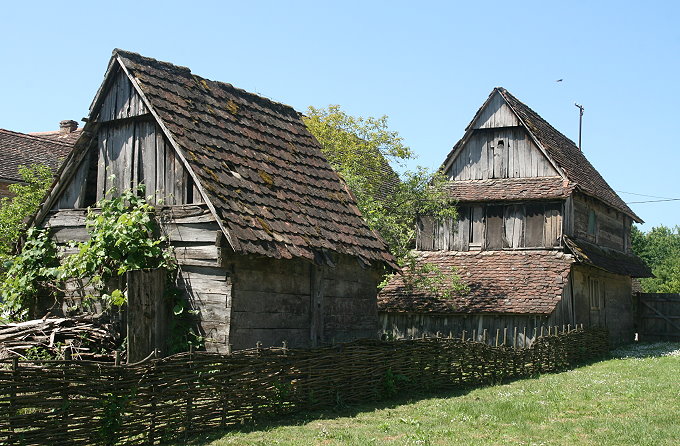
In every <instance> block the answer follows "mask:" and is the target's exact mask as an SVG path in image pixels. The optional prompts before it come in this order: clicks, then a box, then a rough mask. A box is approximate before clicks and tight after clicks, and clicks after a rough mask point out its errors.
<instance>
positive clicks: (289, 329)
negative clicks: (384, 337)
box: [224, 255, 379, 349]
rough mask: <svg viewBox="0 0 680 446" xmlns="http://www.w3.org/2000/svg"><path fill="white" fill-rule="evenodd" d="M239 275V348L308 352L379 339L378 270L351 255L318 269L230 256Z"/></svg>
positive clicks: (234, 340) (235, 308)
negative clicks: (329, 345) (274, 347)
mask: <svg viewBox="0 0 680 446" xmlns="http://www.w3.org/2000/svg"><path fill="white" fill-rule="evenodd" d="M224 261H225V267H226V268H227V269H228V270H231V271H234V285H233V299H232V318H231V340H230V343H231V344H233V347H234V348H235V349H241V348H253V347H255V345H256V343H257V342H261V343H262V345H263V346H271V345H282V342H283V341H286V342H287V344H288V345H289V346H291V347H309V346H315V345H322V344H327V343H332V342H333V341H335V342H341V341H349V340H354V339H358V338H365V337H375V335H376V331H377V304H376V294H377V284H378V281H379V274H378V271H377V270H373V269H369V271H365V270H363V269H362V267H361V266H360V265H359V263H358V262H357V261H356V259H354V258H352V257H349V256H337V258H335V259H334V266H332V267H331V266H323V267H319V266H316V265H313V264H310V263H309V262H307V261H304V260H300V259H292V260H285V259H281V260H279V259H272V258H264V257H263V258H256V257H253V256H241V255H230V256H228V257H226V258H225V259H224Z"/></svg>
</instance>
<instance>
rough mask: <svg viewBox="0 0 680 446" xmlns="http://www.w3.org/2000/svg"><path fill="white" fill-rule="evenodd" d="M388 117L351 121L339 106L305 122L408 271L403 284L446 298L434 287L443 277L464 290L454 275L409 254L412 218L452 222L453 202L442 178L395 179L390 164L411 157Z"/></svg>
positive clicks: (415, 173)
mask: <svg viewBox="0 0 680 446" xmlns="http://www.w3.org/2000/svg"><path fill="white" fill-rule="evenodd" d="M387 119H388V118H387V116H382V117H380V118H372V117H369V118H363V117H354V116H350V115H348V114H346V113H345V112H344V111H342V109H341V108H340V106H339V105H330V106H328V107H327V108H321V109H317V108H314V107H309V109H308V110H307V115H306V116H305V117H304V122H305V124H306V125H307V128H308V129H309V131H310V132H311V133H312V134H313V135H314V137H316V139H317V140H318V141H319V143H320V144H321V148H322V151H323V153H324V155H325V156H326V158H327V159H328V161H329V162H330V163H331V165H332V166H333V168H334V169H335V170H336V171H338V173H340V175H341V176H342V177H343V179H344V180H345V182H346V183H347V185H348V186H349V188H350V190H351V191H352V192H353V194H354V196H355V198H356V201H357V205H358V206H359V209H360V210H361V213H362V214H363V216H364V218H365V219H366V222H367V223H368V225H369V227H370V228H371V229H373V230H375V231H376V232H378V233H379V234H380V235H381V236H382V238H383V239H384V240H385V242H386V243H387V246H388V247H389V249H390V251H391V252H392V254H394V256H395V257H396V258H397V261H398V263H399V264H400V265H401V266H403V267H406V269H407V271H410V272H411V273H410V275H408V276H404V277H405V283H406V282H408V284H410V285H413V286H414V287H418V286H419V285H421V288H425V289H427V290H428V291H430V292H432V293H433V294H438V295H440V296H442V297H445V296H448V290H446V291H445V290H441V292H437V291H436V289H437V284H441V283H444V281H445V279H447V278H448V279H449V280H448V282H449V283H451V284H453V285H452V286H453V287H454V288H455V287H458V288H459V289H463V288H464V287H463V286H462V285H460V281H459V280H458V278H457V276H456V275H455V272H454V271H450V272H442V271H440V270H438V268H436V267H435V266H434V265H427V266H423V265H416V262H415V259H414V257H413V255H412V254H411V250H412V249H413V246H414V241H415V236H416V231H415V225H416V220H417V217H418V216H419V215H429V216H433V217H434V218H435V219H441V220H443V219H448V218H456V215H457V214H456V207H455V201H454V200H452V199H451V198H449V196H448V194H447V193H446V190H445V188H444V185H445V183H446V179H445V178H444V176H443V175H442V174H440V173H435V172H432V171H429V170H428V169H425V168H422V167H418V168H416V169H415V170H412V171H408V170H407V171H405V172H403V173H402V174H401V175H398V174H397V173H395V171H394V170H393V169H392V168H391V167H390V164H389V162H390V161H392V162H394V163H397V164H399V165H400V166H403V165H404V164H405V162H406V161H407V160H411V159H414V158H415V155H414V154H413V152H412V151H411V149H410V148H409V147H407V146H405V145H404V142H403V139H402V138H401V137H400V136H399V134H398V133H397V132H395V131H392V130H390V129H389V128H388V124H387ZM446 274H449V276H448V277H445V275H446ZM451 279H453V280H451ZM459 285H460V286H459ZM440 288H441V287H440Z"/></svg>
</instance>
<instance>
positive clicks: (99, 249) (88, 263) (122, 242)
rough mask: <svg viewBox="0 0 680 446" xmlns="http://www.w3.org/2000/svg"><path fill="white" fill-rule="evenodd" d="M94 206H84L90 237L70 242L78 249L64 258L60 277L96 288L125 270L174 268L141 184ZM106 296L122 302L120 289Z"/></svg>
mask: <svg viewBox="0 0 680 446" xmlns="http://www.w3.org/2000/svg"><path fill="white" fill-rule="evenodd" d="M98 206H99V209H96V210H95V209H88V212H87V218H86V226H87V228H88V232H89V233H90V238H89V240H87V241H85V242H81V243H74V244H72V246H73V247H74V248H77V250H78V252H77V253H76V254H74V255H71V256H69V257H67V258H66V259H65V261H64V263H63V265H62V267H61V270H60V272H61V275H62V278H76V279H89V280H91V281H92V284H93V285H94V286H95V288H96V289H98V290H104V287H105V285H106V284H107V283H108V282H109V281H110V280H111V279H113V278H116V277H120V276H122V275H124V274H125V273H126V272H127V271H129V270H135V269H148V268H161V267H163V268H167V269H170V270H173V269H175V266H176V265H175V260H174V256H173V253H172V250H171V249H170V248H169V247H168V244H167V240H166V239H165V237H162V236H160V234H159V232H160V231H159V227H158V224H157V222H156V218H155V210H154V208H153V206H152V205H150V204H149V203H147V201H146V199H145V198H144V187H143V185H140V187H139V189H138V190H137V191H132V190H127V191H124V192H123V193H122V194H121V195H120V196H117V197H114V198H107V199H104V200H101V201H100V202H99V203H98ZM110 296H111V297H112V298H113V303H114V304H116V305H121V304H122V303H124V296H123V295H122V294H121V293H120V292H118V293H116V294H115V295H113V294H111V295H110ZM121 299H123V300H121Z"/></svg>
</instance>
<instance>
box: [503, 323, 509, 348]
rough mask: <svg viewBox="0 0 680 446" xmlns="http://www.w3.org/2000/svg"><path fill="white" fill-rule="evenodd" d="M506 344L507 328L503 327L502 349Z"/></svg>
mask: <svg viewBox="0 0 680 446" xmlns="http://www.w3.org/2000/svg"><path fill="white" fill-rule="evenodd" d="M507 342H508V327H503V347H506V346H507Z"/></svg>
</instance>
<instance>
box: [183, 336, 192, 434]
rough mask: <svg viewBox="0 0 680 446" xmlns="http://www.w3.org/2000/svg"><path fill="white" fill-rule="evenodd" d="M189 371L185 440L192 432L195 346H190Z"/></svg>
mask: <svg viewBox="0 0 680 446" xmlns="http://www.w3.org/2000/svg"><path fill="white" fill-rule="evenodd" d="M187 366H188V369H189V372H190V373H189V380H188V382H187V387H188V389H187V395H186V418H185V420H184V438H185V440H186V438H187V437H188V436H189V431H190V430H191V419H192V416H191V414H192V412H193V410H192V406H193V397H192V395H191V392H192V387H193V386H192V384H193V382H194V375H193V374H192V373H191V370H192V369H193V368H194V346H193V345H190V346H189V364H188V365H187Z"/></svg>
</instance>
